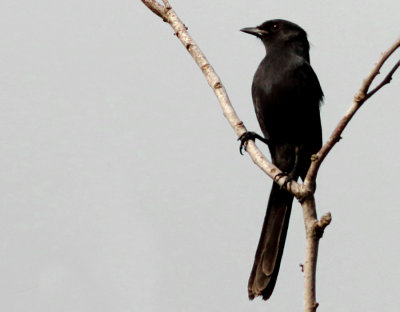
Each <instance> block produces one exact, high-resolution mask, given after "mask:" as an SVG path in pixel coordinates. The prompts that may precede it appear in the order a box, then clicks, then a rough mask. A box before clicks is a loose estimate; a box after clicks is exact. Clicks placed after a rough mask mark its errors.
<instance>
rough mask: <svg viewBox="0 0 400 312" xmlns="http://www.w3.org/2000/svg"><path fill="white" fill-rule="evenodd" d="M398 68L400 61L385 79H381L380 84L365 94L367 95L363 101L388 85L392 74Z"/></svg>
mask: <svg viewBox="0 0 400 312" xmlns="http://www.w3.org/2000/svg"><path fill="white" fill-rule="evenodd" d="M399 66H400V60H399V61H397V63H396V64H395V65H394V66H393V68H392V69H391V71H390V72H389V73H388V74H387V75H386V77H385V79H383V80H382V82H381V83H380V84H378V85H377V86H376V87H375V88H374V89H373V90H372V91H369V92H368V93H367V95H366V96H365V99H366V100H367V99H369V98H370V97H371V96H373V95H374V94H375V93H376V92H377V91H379V90H380V89H381V88H382V87H383V86H384V85H387V84H388V83H390V81H392V76H393V74H394V72H395V71H396V70H397V68H399Z"/></svg>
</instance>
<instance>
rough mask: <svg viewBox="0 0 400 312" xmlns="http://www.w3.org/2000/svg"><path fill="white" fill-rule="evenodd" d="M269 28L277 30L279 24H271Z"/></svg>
mask: <svg viewBox="0 0 400 312" xmlns="http://www.w3.org/2000/svg"><path fill="white" fill-rule="evenodd" d="M271 30H272V31H278V30H279V25H278V24H273V25H272V26H271Z"/></svg>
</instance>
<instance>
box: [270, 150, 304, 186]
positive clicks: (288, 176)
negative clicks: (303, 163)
mask: <svg viewBox="0 0 400 312" xmlns="http://www.w3.org/2000/svg"><path fill="white" fill-rule="evenodd" d="M299 154H300V147H299V146H296V148H295V157H294V164H293V167H292V170H290V172H281V173H278V174H277V175H276V176H275V177H274V181H275V182H278V181H279V179H280V178H281V177H285V182H283V184H282V186H281V189H286V187H287V184H288V183H289V182H291V181H293V180H294V179H295V178H296V179H297V177H298V174H297V167H298V166H299Z"/></svg>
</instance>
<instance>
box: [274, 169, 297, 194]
mask: <svg viewBox="0 0 400 312" xmlns="http://www.w3.org/2000/svg"><path fill="white" fill-rule="evenodd" d="M281 178H284V179H285V181H284V182H283V184H282V185H281V190H286V189H287V185H288V183H289V182H292V181H293V178H294V173H293V172H289V173H288V172H281V173H278V174H277V175H275V177H274V181H275V182H276V183H278V181H279V180H280V179H281Z"/></svg>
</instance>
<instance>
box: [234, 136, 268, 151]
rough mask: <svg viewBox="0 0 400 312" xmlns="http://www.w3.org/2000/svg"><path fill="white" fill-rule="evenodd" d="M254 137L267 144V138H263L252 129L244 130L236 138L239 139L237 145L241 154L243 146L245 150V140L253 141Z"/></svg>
mask: <svg viewBox="0 0 400 312" xmlns="http://www.w3.org/2000/svg"><path fill="white" fill-rule="evenodd" d="M256 139H258V140H260V141H262V142H264V143H265V144H267V145H268V140H267V139H265V138H263V137H262V136H261V135H259V134H257V133H255V132H253V131H246V132H245V133H243V134H242V135H241V136H240V137H239V138H238V141H240V146H239V152H240V154H241V155H243V153H242V150H243V148H244V150H246V143H247V141H249V140H252V141H255V140H256Z"/></svg>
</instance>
